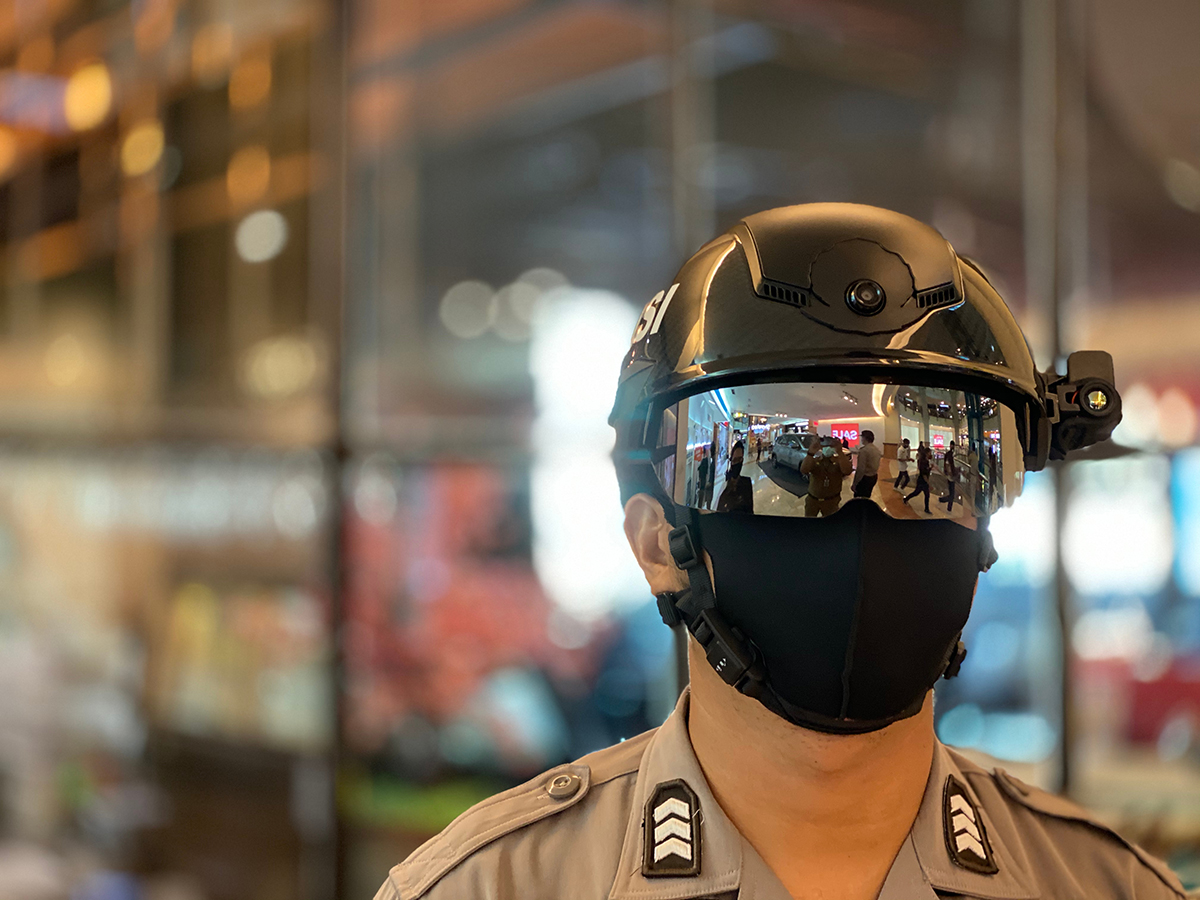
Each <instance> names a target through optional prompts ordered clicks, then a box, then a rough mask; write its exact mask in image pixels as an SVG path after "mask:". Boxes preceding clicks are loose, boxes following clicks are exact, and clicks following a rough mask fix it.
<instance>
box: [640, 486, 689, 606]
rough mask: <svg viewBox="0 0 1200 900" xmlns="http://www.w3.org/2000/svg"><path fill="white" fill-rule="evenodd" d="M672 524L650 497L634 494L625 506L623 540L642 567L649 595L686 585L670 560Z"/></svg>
mask: <svg viewBox="0 0 1200 900" xmlns="http://www.w3.org/2000/svg"><path fill="white" fill-rule="evenodd" d="M670 534H671V523H670V522H668V521H667V517H666V516H665V515H663V508H662V504H660V503H659V502H658V501H657V500H655V499H654V498H653V497H651V496H650V495H649V494H634V495H633V496H632V497H630V498H629V501H628V502H627V503H626V504H625V537H626V538H627V539H628V540H629V547H630V549H631V550H633V555H634V557H635V558H636V559H637V561H638V565H639V566H641V567H642V573H643V574H644V575H645V576H646V583H647V584H648V585H650V592H651V593H653V594H661V593H662V592H663V591H681V590H683V589H684V588H686V587H687V586H688V579H687V575H685V574H684V573H683V572H682V571H681V570H680V569H679V567H678V566H676V565H675V560H674V559H673V558H672V557H671V545H670V540H669V535H670Z"/></svg>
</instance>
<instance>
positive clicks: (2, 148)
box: [0, 125, 21, 179]
mask: <svg viewBox="0 0 1200 900" xmlns="http://www.w3.org/2000/svg"><path fill="white" fill-rule="evenodd" d="M20 149H21V147H20V143H19V142H18V141H17V135H16V134H15V133H14V132H13V130H12V129H11V128H8V127H7V126H4V125H0V179H3V178H7V177H8V176H9V175H10V174H11V173H12V170H13V168H14V167H15V166H16V164H17V159H18V158H19V155H20Z"/></svg>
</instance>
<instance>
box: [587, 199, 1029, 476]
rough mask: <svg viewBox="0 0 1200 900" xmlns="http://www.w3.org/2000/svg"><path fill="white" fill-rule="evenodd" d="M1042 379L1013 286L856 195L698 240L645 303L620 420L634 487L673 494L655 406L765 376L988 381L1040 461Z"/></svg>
mask: <svg viewBox="0 0 1200 900" xmlns="http://www.w3.org/2000/svg"><path fill="white" fill-rule="evenodd" d="M864 298H865V300H864ZM1041 378H1042V376H1040V375H1039V374H1038V372H1037V369H1036V367H1035V365H1034V361H1033V355H1032V353H1031V352H1030V349H1029V345H1028V343H1027V342H1026V340H1025V337H1024V335H1023V334H1022V332H1021V329H1020V327H1019V326H1018V325H1017V322H1016V320H1015V319H1014V318H1013V315H1012V312H1011V311H1010V310H1009V309H1008V307H1007V306H1006V305H1005V303H1004V301H1003V300H1002V299H1001V298H1000V295H999V294H998V293H997V292H996V290H995V289H994V288H993V287H992V285H991V284H990V283H989V282H988V280H987V278H986V277H985V276H984V275H983V274H982V272H980V271H979V269H978V268H977V267H976V266H975V265H974V264H973V263H971V262H970V261H969V260H966V259H964V258H963V257H960V256H958V255H957V254H956V253H955V252H954V248H953V247H951V246H950V244H949V243H948V242H947V241H946V239H945V238H944V237H942V236H941V234H939V233H938V232H937V231H936V230H935V229H933V228H931V227H930V226H928V225H925V224H924V223H922V222H918V221H917V220H916V219H912V218H910V217H908V216H905V215H902V214H900V213H896V212H891V211H889V210H885V209H879V208H878V207H873V206H863V205H859V204H852V203H813V204H804V205H800V206H788V207H782V208H779V209H771V210H767V211H765V212H761V213H757V214H755V215H752V216H748V217H746V218H745V219H743V220H742V221H741V222H739V223H738V224H737V225H735V226H734V227H733V228H731V229H730V230H729V231H727V232H725V233H724V234H722V235H720V236H719V237H718V238H716V239H715V240H713V241H711V242H710V243H708V244H706V245H705V246H704V247H702V248H701V249H700V250H699V251H697V253H696V254H695V255H694V256H692V258H691V259H689V260H688V261H687V262H686V263H684V265H683V267H682V268H681V269H680V270H679V273H678V274H677V275H676V276H675V282H674V284H673V285H672V286H671V288H670V289H668V290H667V291H665V292H662V293H660V294H658V295H656V296H655V298H654V299H653V300H651V301H650V303H648V304H647V306H646V309H645V310H644V311H643V315H642V319H641V321H640V322H639V325H638V329H637V330H636V331H635V333H634V340H633V342H632V344H631V346H630V349H629V353H628V354H627V356H626V357H625V361H624V364H623V366H622V370H621V376H620V381H619V383H618V388H617V396H616V402H615V404H614V407H613V413H612V416H611V417H610V420H609V421H610V422H611V423H612V424H613V425H614V427H615V428H616V429H617V442H616V448H615V452H614V459H615V461H616V463H617V471H618V478H619V479H620V481H621V489H622V498H623V499H626V498H628V496H630V495H631V494H633V493H636V492H638V491H639V490H644V491H646V492H648V493H653V494H655V495H657V494H659V493H661V492H660V491H658V490H655V488H656V487H657V480H656V479H654V478H653V477H652V472H649V468H650V466H649V452H648V450H647V446H646V445H647V442H648V441H650V440H652V439H653V437H654V435H652V434H650V433H649V432H650V430H651V425H652V420H653V416H654V413H655V412H657V410H659V409H661V408H662V407H664V406H665V405H667V404H669V403H672V402H674V401H675V400H676V399H679V398H680V397H683V396H687V395H689V394H693V393H696V392H698V391H701V390H710V389H712V388H715V387H719V386H722V385H723V384H736V383H746V382H754V381H776V380H785V379H796V380H807V381H841V380H846V381H866V382H869V381H876V382H880V381H882V382H890V383H905V382H907V383H914V384H916V383H923V384H928V385H930V386H945V387H952V388H958V389H962V390H971V391H976V392H978V393H983V394H987V395H989V396H993V397H995V398H996V399H998V400H1001V401H1002V402H1004V403H1006V404H1007V405H1008V406H1010V407H1011V408H1012V409H1013V410H1014V411H1015V412H1016V413H1017V424H1018V429H1019V430H1020V431H1021V439H1022V443H1023V444H1024V447H1025V454H1026V467H1027V468H1030V469H1034V468H1040V467H1041V463H1042V462H1044V459H1045V452H1044V445H1047V444H1048V430H1047V427H1046V424H1045V419H1046V414H1045V409H1044V407H1043V405H1042V400H1041V396H1042V394H1041V390H1042V381H1041ZM660 499H663V498H660Z"/></svg>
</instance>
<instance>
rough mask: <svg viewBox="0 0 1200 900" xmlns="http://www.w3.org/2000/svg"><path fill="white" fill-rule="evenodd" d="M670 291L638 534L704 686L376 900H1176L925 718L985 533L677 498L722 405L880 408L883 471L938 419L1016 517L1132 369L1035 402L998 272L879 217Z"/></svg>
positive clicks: (640, 414)
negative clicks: (965, 441)
mask: <svg viewBox="0 0 1200 900" xmlns="http://www.w3.org/2000/svg"><path fill="white" fill-rule="evenodd" d="M676 285H677V286H676V287H675V288H672V291H671V295H673V296H674V300H673V302H670V304H669V306H668V304H667V303H666V301H664V300H663V297H664V296H669V295H664V294H660V295H659V296H658V297H656V298H655V299H654V300H653V301H651V303H650V304H648V306H647V308H646V311H645V312H644V313H643V317H642V323H641V324H639V326H638V330H637V331H636V332H635V333H634V341H633V346H632V347H631V350H630V354H629V356H628V357H627V358H626V362H625V367H624V369H623V371H622V376H621V382H620V386H619V388H618V392H617V398H616V403H615V405H614V408H613V416H612V419H611V421H612V422H613V424H614V426H615V427H616V430H617V441H616V448H615V450H614V460H615V461H616V463H617V472H618V478H619V480H620V484H621V493H622V498H623V500H624V501H625V533H626V536H627V538H628V540H629V544H630V547H631V549H632V550H633V553H634V556H635V557H636V558H637V561H638V564H639V565H640V566H641V568H642V571H643V572H644V574H645V576H646V581H647V583H648V584H649V586H650V590H651V591H652V592H653V593H654V594H655V595H656V597H657V600H658V606H659V611H660V612H661V614H662V616H663V619H664V621H666V622H667V623H668V624H669V625H672V626H676V627H678V626H679V625H682V626H683V627H685V628H686V629H687V631H688V634H689V635H690V637H689V640H688V654H689V664H690V670H691V686H690V688H689V689H688V690H687V691H685V692H684V693H683V694H682V696H681V697H680V700H679V703H678V705H677V706H676V709H675V712H674V713H672V714H671V716H669V717H668V718H667V721H666V722H665V723H664V724H663V725H662V727H660V728H658V729H656V730H654V731H652V732H648V733H647V734H643V735H640V736H637V737H634V738H631V739H629V740H627V741H625V742H623V743H621V744H619V745H617V746H615V747H611V748H608V749H606V750H601V751H598V752H596V753H593V754H591V755H589V756H586V757H584V758H583V759H581V760H579V761H577V762H575V763H571V764H567V765H562V766H559V767H557V768H555V769H552V770H551V771H550V772H547V773H545V774H544V775H543V776H540V777H539V778H536V779H534V780H532V781H530V782H529V783H528V784H525V785H523V786H521V787H518V788H514V789H513V790H511V791H507V792H505V793H503V794H500V795H498V796H496V797H494V798H492V799H490V800H487V801H485V802H484V803H481V804H479V805H478V806H476V807H474V808H473V809H471V810H469V811H468V812H466V813H465V814H463V815H462V816H461V817H459V818H458V819H457V820H456V821H455V822H454V823H452V824H451V825H450V826H449V827H448V828H447V829H446V830H445V831H443V832H442V834H440V835H439V836H438V837H436V838H434V839H433V840H431V841H430V842H428V843H427V844H425V845H424V846H423V847H422V848H421V849H419V850H418V851H417V852H416V853H414V854H413V855H412V856H411V857H410V858H409V859H408V860H407V861H405V862H404V863H403V864H401V865H400V866H397V867H396V868H395V869H393V870H392V873H391V876H390V877H389V879H388V881H387V883H386V884H385V885H384V886H383V888H381V890H380V892H379V894H378V900H397V898H402V900H419V898H428V900H450V898H455V900H460V898H492V900H550V898H554V900H559V898H562V900H566V898H569V900H687V898H722V900H733V898H735V897H736V898H740V900H751V898H754V900H805V898H814V900H815V898H818V897H820V898H837V900H873V898H878V900H936V898H939V897H953V898H963V897H968V898H989V900H1059V898H1080V900H1083V898H1087V900H1096V898H1134V897H1137V898H1142V900H1147V898H1154V900H1170V898H1174V900H1178V898H1181V897H1182V896H1183V893H1182V888H1181V887H1180V885H1179V882H1178V880H1177V879H1176V878H1175V876H1174V875H1172V874H1171V872H1170V871H1169V870H1168V869H1167V868H1166V866H1164V865H1163V864H1162V863H1160V862H1158V861H1157V860H1154V859H1153V858H1151V857H1149V856H1148V855H1146V854H1145V853H1143V852H1142V851H1141V850H1140V849H1138V848H1136V847H1134V846H1132V845H1130V844H1128V843H1126V842H1125V841H1123V840H1122V839H1121V838H1119V837H1118V836H1117V835H1115V834H1114V833H1113V832H1111V831H1109V830H1108V829H1107V828H1105V827H1104V826H1103V825H1101V824H1099V823H1097V822H1095V821H1093V820H1092V819H1091V818H1090V817H1089V816H1088V814H1087V813H1085V812H1084V811H1083V810H1080V809H1078V808H1077V807H1075V806H1073V805H1071V804H1070V803H1068V802H1066V801H1064V800H1061V799H1059V798H1057V797H1054V796H1051V795H1049V794H1046V793H1043V792H1042V791H1039V790H1037V789H1035V788H1031V787H1028V786H1026V785H1024V784H1022V783H1021V782H1019V781H1017V780H1016V779H1015V778H1012V777H1011V776H1009V775H1007V774H1005V773H1003V772H1002V771H1000V770H996V771H994V772H988V771H985V770H983V769H981V768H979V767H978V766H975V765H973V764H971V763H970V762H968V761H967V760H965V759H964V758H963V757H961V756H959V755H957V754H956V753H954V752H953V751H951V750H949V749H947V748H946V747H944V746H943V745H941V744H940V743H939V742H938V741H937V739H936V737H935V735H934V731H933V712H932V700H931V688H932V686H933V684H934V682H935V681H936V680H937V679H938V678H939V677H942V676H943V675H944V676H946V677H952V676H953V675H954V674H956V673H957V670H958V667H959V665H960V664H961V663H962V660H963V657H964V654H965V651H964V649H963V647H962V643H961V641H960V639H959V638H960V636H961V632H962V627H963V625H964V624H965V621H966V616H967V613H968V612H969V609H970V605H971V598H972V595H973V592H974V588H975V583H976V579H977V576H978V574H979V572H980V571H983V570H986V569H987V567H988V566H989V565H990V564H991V563H992V562H993V561H994V559H995V554H994V551H992V549H991V541H990V539H989V538H988V533H987V515H986V512H987V511H983V512H982V513H981V515H980V516H978V517H971V519H970V524H967V520H965V519H964V520H950V519H943V518H935V519H917V518H915V517H916V515H917V514H916V513H915V512H912V513H910V512H909V511H908V508H907V507H903V508H902V509H901V510H900V511H899V512H898V513H897V514H898V515H903V516H904V517H906V518H909V519H910V520H909V521H901V520H898V519H894V518H892V516H891V515H890V514H889V513H888V512H885V511H884V510H883V509H882V508H881V507H879V506H878V505H877V504H876V503H875V502H874V501H872V500H869V499H863V498H856V499H852V500H850V501H848V502H847V503H846V504H845V505H844V506H843V507H842V508H841V509H840V510H838V511H837V512H835V513H833V514H832V515H829V516H823V517H820V518H810V517H806V516H805V515H803V513H802V512H801V511H800V508H799V505H798V504H792V503H773V504H771V505H770V508H769V509H763V510H758V511H756V514H748V513H738V512H728V513H722V512H708V511H704V510H700V509H696V508H694V507H690V506H688V505H687V503H686V502H685V498H686V483H685V482H684V479H683V478H680V479H679V480H678V482H677V481H676V479H675V478H674V473H677V472H683V471H684V469H685V467H684V465H683V464H682V463H683V462H684V461H685V459H684V458H681V457H682V453H684V452H686V447H687V443H688V441H687V440H683V439H677V436H678V437H679V438H683V437H685V436H682V435H677V430H678V429H684V430H686V431H687V435H686V437H687V438H688V439H690V438H691V435H692V434H693V433H694V432H695V431H697V430H698V429H699V428H702V427H704V424H705V422H704V421H702V420H703V419H704V412H703V411H704V410H707V409H712V408H713V404H717V405H719V401H720V402H724V403H725V404H726V406H727V407H728V406H729V405H730V401H731V400H734V399H737V400H738V402H739V403H742V404H743V408H745V409H746V412H747V414H748V415H750V414H756V415H766V414H780V413H781V414H783V415H786V416H787V417H789V418H795V419H800V418H807V419H810V420H812V419H817V418H820V417H822V416H824V415H827V414H828V411H829V410H831V409H836V408H837V406H838V402H839V400H840V398H841V396H842V395H843V394H844V393H845V392H847V391H849V390H851V389H853V390H863V389H866V388H870V389H871V390H877V391H878V397H877V407H878V408H881V409H883V410H885V412H884V413H883V414H882V419H883V425H882V426H881V427H882V430H883V440H884V441H885V442H886V441H888V440H889V438H898V435H899V428H900V412H899V410H901V409H904V408H905V407H907V408H909V409H912V408H914V406H919V404H920V403H926V402H928V403H934V404H937V405H939V406H942V405H943V404H944V406H942V408H947V409H954V408H957V409H963V410H965V411H967V412H966V413H965V415H966V416H967V418H968V419H969V421H968V422H967V425H968V426H969V427H970V428H971V429H973V430H977V431H979V432H980V433H987V432H994V431H1000V432H1001V435H1002V438H1001V440H999V441H997V442H995V443H996V446H998V447H1000V448H1011V449H1006V451H1005V454H1002V455H1001V456H1000V457H999V459H998V460H997V478H998V479H999V480H1000V481H1001V483H1002V485H1003V489H1004V492H1008V493H1010V494H1011V495H1012V496H1015V495H1016V493H1017V492H1018V491H1019V486H1020V484H1021V483H1022V477H1021V476H1022V473H1023V471H1024V470H1026V469H1037V468H1040V467H1041V466H1043V465H1044V464H1045V462H1046V460H1047V458H1048V457H1051V456H1054V457H1056V458H1057V457H1061V456H1062V455H1063V454H1065V453H1066V452H1067V451H1069V450H1072V449H1077V448H1079V447H1081V446H1085V445H1087V444H1090V443H1095V442H1096V441H1098V440H1102V439H1103V438H1105V437H1107V436H1108V434H1109V433H1110V432H1111V430H1112V428H1113V426H1114V425H1115V424H1116V422H1117V421H1118V420H1119V418H1120V399H1119V397H1118V395H1117V393H1116V390H1115V389H1114V387H1113V384H1112V370H1111V361H1109V360H1107V359H1106V358H1105V356H1104V355H1103V354H1091V355H1088V354H1084V355H1080V354H1072V357H1071V359H1070V360H1069V361H1068V370H1069V373H1070V374H1069V376H1067V377H1062V376H1055V375H1052V374H1051V375H1039V374H1038V373H1037V371H1036V369H1035V368H1034V366H1033V361H1032V358H1031V357H1030V356H1029V351H1028V347H1027V345H1026V344H1025V342H1024V340H1023V338H1022V337H1021V335H1020V331H1019V329H1017V327H1016V325H1015V322H1014V321H1013V319H1012V316H1011V314H1010V313H1009V312H1008V310H1007V308H1006V307H1005V306H1004V305H1003V302H1002V301H1001V300H1000V298H999V296H998V295H997V294H996V292H995V291H994V289H993V288H992V287H991V285H990V284H988V282H987V281H986V279H985V278H984V277H983V276H982V275H981V274H980V273H979V272H978V270H977V269H975V268H974V266H973V265H972V264H971V263H970V262H969V261H967V260H964V259H961V258H959V257H957V256H955V254H954V253H953V251H952V250H951V249H950V247H949V245H948V244H947V243H946V242H945V240H943V239H942V238H941V236H940V235H938V234H937V232H935V231H933V229H931V228H928V227H927V226H924V225H921V224H920V223H918V222H915V221H914V220H912V219H909V218H907V217H905V216H900V215H898V214H896V213H890V212H887V211H884V210H878V209H874V208H871V207H861V206H852V205H848V204H815V205H811V206H799V207H789V208H786V209H782V210H770V211H768V212H765V213H760V214H758V215H755V216H750V217H748V218H747V219H745V220H743V221H742V222H740V223H739V224H738V225H736V226H734V228H733V229H731V231H730V232H728V233H726V234H725V235H722V236H721V237H719V238H718V239H717V240H715V241H713V242H712V243H710V244H708V245H706V246H705V247H704V248H702V249H701V250H700V251H699V252H698V253H697V254H696V255H695V256H694V257H693V258H692V259H691V260H689V262H688V263H687V264H685V265H684V267H683V269H682V270H681V271H680V272H679V274H678V276H677V278H676ZM960 316H967V317H969V318H967V319H966V321H969V322H970V325H971V327H970V329H966V328H963V327H961V324H960V319H959V317H960ZM752 320H753V321H754V323H755V324H754V326H753V327H752V328H742V325H744V324H745V323H746V322H748V321H752ZM700 329H702V333H701V332H700ZM697 334H699V337H691V336H694V335H697ZM898 335H902V336H903V338H904V339H903V341H901V340H900V339H899V338H898V337H897V336H898ZM949 336H953V339H948V337H949ZM947 347H949V348H953V349H952V350H951V351H947V350H946V349H945V348H947ZM949 353H953V354H954V355H953V356H951V355H949ZM985 354H986V358H987V360H988V362H987V363H986V364H980V365H976V364H975V363H974V362H973V361H972V360H974V359H975V358H976V357H977V356H978V357H983V356H985ZM746 386H752V390H750V391H742V390H741V389H742V387H746ZM735 390H736V391H739V392H740V393H739V394H738V397H737V398H734V396H733V392H734V391H735ZM701 395H706V396H705V397H704V399H703V400H702V401H699V400H697V398H699V397H700V396H701ZM743 395H744V402H743ZM1050 396H1053V397H1055V398H1058V399H1059V400H1061V401H1063V404H1064V405H1057V404H1054V405H1052V404H1049V403H1048V402H1047V398H1048V397H1050ZM1072 397H1074V398H1079V400H1080V402H1081V403H1083V404H1085V405H1080V404H1079V403H1076V402H1074V401H1072V400H1069V399H1066V398H1072ZM694 401H695V402H694ZM1050 409H1053V410H1054V412H1055V414H1056V416H1055V419H1054V420H1053V421H1052V420H1051V419H1050V418H1049V415H1048V412H1047V410H1050ZM1017 412H1020V418H1018V417H1017V416H1016V415H1015V414H1016V413H1017ZM1018 422H1019V423H1020V427H1018ZM925 430H926V431H928V426H925ZM926 438H928V435H926ZM681 447H682V448H684V449H683V451H681V450H680V449H679V448H681ZM835 452H836V451H835ZM998 493H1001V492H998Z"/></svg>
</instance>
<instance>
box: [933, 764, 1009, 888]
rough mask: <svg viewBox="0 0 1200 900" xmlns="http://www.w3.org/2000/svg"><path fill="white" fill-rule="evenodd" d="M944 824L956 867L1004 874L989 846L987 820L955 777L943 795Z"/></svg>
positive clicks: (987, 873)
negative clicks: (985, 822)
mask: <svg viewBox="0 0 1200 900" xmlns="http://www.w3.org/2000/svg"><path fill="white" fill-rule="evenodd" d="M942 822H943V824H944V825H945V831H946V849H947V850H949V851H950V858H951V859H952V860H954V862H955V864H956V865H958V866H961V867H962V868H964V869H969V870H970V871H972V872H978V873H979V874H980V875H995V874H996V873H997V872H999V871H1000V868H999V867H998V866H997V865H996V860H995V857H993V855H992V845H991V844H989V843H988V838H987V831H986V830H985V829H984V827H983V817H982V816H980V815H979V810H978V809H976V808H975V804H974V803H973V802H972V801H971V797H970V795H969V794H968V793H967V789H966V787H965V786H964V785H963V783H962V782H961V781H959V780H958V779H957V778H955V777H954V776H953V775H951V776H950V777H949V778H947V779H946V789H945V791H944V792H943V794H942Z"/></svg>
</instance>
